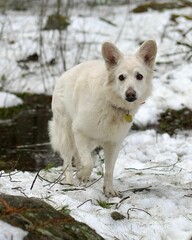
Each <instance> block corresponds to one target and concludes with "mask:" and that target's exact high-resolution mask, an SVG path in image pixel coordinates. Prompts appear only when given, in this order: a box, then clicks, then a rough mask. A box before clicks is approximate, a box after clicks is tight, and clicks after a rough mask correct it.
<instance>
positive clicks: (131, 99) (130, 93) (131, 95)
mask: <svg viewBox="0 0 192 240" xmlns="http://www.w3.org/2000/svg"><path fill="white" fill-rule="evenodd" d="M125 98H126V100H127V101H128V102H134V101H135V100H136V99H137V96H136V92H135V90H134V89H133V88H129V89H128V90H127V91H126V93H125Z"/></svg>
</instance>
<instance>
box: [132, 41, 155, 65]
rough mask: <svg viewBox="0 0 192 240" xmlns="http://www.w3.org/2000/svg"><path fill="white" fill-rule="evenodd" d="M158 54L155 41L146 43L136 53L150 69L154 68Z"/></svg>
mask: <svg viewBox="0 0 192 240" xmlns="http://www.w3.org/2000/svg"><path fill="white" fill-rule="evenodd" d="M156 54H157V44H156V42H155V41H153V40H147V41H145V42H144V43H143V44H142V45H141V46H140V48H139V50H138V51H137V52H136V56H137V57H139V58H141V59H142V60H143V62H144V63H145V64H146V65H147V66H148V67H150V68H153V66H154V63H155V57H156Z"/></svg>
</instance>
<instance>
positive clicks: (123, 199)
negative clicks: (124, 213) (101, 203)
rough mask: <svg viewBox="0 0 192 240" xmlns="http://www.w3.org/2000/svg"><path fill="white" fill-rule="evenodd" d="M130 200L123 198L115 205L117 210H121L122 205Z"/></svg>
mask: <svg viewBox="0 0 192 240" xmlns="http://www.w3.org/2000/svg"><path fill="white" fill-rule="evenodd" d="M129 198H130V196H127V197H124V198H122V199H121V200H120V201H119V202H118V203H116V204H115V209H119V208H120V206H121V204H122V202H123V201H125V200H127V199H129Z"/></svg>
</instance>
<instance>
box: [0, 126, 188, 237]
mask: <svg viewBox="0 0 192 240" xmlns="http://www.w3.org/2000/svg"><path fill="white" fill-rule="evenodd" d="M101 167H102V164H101V162H100V161H96V167H95V168H94V173H93V174H92V176H91V180H90V182H89V183H88V185H87V186H86V187H85V186H80V187H77V189H76V190H74V187H71V186H66V185H61V184H58V183H57V179H58V178H59V177H60V176H61V173H62V170H61V168H54V169H50V170H48V171H46V172H44V171H40V173H39V175H40V176H41V177H43V178H44V179H46V180H47V181H46V180H42V179H41V178H39V177H38V178H37V180H36V181H35V183H34V184H33V180H34V179H35V176H36V173H30V172H19V171H15V172H12V173H11V174H10V175H9V174H8V173H5V172H3V171H2V172H1V178H0V189H1V192H4V193H8V194H14V195H24V196H28V197H38V198H41V199H44V200H45V201H47V202H48V203H49V204H51V205H53V206H54V207H55V208H57V209H61V208H62V207H64V206H66V205H68V207H69V209H70V210H71V215H72V216H73V217H74V218H75V219H77V220H79V221H82V222H85V223H87V224H88V225H89V226H90V227H92V228H94V229H95V230H96V231H97V232H98V233H99V234H100V235H102V236H103V237H104V239H121V240H124V239H135V240H136V239H146V240H160V239H161V240H162V239H164V240H181V239H182V240H189V239H190V237H192V211H191V210H192V200H191V198H192V134H186V135H184V134H179V135H177V136H176V137H170V136H169V135H168V134H163V135H158V134H157V133H156V132H155V131H154V130H148V131H143V132H133V133H132V134H131V135H130V136H129V137H127V139H126V140H125V141H124V143H123V147H122V150H121V152H120V154H119V157H118V160H117V163H116V168H115V175H114V186H115V187H116V188H117V189H118V190H120V191H122V194H123V198H125V200H123V199H120V198H118V197H115V198H109V199H107V198H106V197H105V196H104V195H103V192H102V185H103V178H101V177H100V173H101V171H102V169H101ZM97 180H98V181H97ZM50 181H51V182H52V184H51V183H50ZM94 182H95V183H94ZM92 183H94V184H93V185H91V184H92ZM89 185H91V186H89ZM31 188H32V190H31ZM127 197H129V198H127ZM98 201H104V202H107V203H113V204H110V205H108V206H109V209H106V208H102V207H101V206H100V205H99V204H98ZM114 211H118V212H119V213H121V214H123V215H124V216H125V219H123V220H119V221H115V220H113V219H112V217H111V213H112V212H114ZM128 216H129V217H128ZM10 231H12V229H10ZM7 239H10V238H7Z"/></svg>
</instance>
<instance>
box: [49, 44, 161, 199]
mask: <svg viewBox="0 0 192 240" xmlns="http://www.w3.org/2000/svg"><path fill="white" fill-rule="evenodd" d="M102 55H103V58H104V60H105V61H98V60H95V61H88V62H85V63H81V64H79V65H77V66H75V67H73V68H72V69H70V70H69V71H67V72H65V73H64V74H63V75H62V76H61V78H60V79H59V80H58V82H57V84H56V86H55V89H54V92H53V100H52V111H53V119H52V121H50V122H49V134H50V139H51V145H52V147H53V149H54V150H55V151H57V152H58V153H59V154H60V156H61V157H62V159H63V160H64V165H63V167H64V170H65V177H66V182H67V183H70V184H73V175H72V163H71V162H72V158H74V159H75V162H76V168H77V177H78V179H79V180H80V181H85V182H86V181H88V179H89V177H90V175H91V173H92V169H93V160H92V157H91V151H92V150H93V149H94V148H95V147H96V146H101V147H103V150H104V155H105V176H104V188H103V189H104V193H105V195H106V196H116V195H118V194H119V193H118V192H116V191H115V190H114V189H113V184H112V178H113V170H114V165H115V161H116V159H117V156H118V153H119V150H120V147H121V143H122V141H123V139H124V138H125V137H126V135H127V134H128V132H129V129H130V127H131V125H132V123H129V122H127V121H126V120H125V118H124V117H125V115H126V114H127V113H128V112H129V114H131V115H132V117H134V115H135V113H136V112H137V110H138V108H139V106H140V105H141V104H142V103H143V102H144V101H145V100H146V98H147V97H148V96H149V94H150V92H151V86H152V83H151V80H152V75H153V65H154V60H155V56H156V43H155V42H154V41H152V40H148V41H146V42H144V43H143V44H142V46H141V47H140V48H139V50H138V51H137V52H136V54H134V55H132V56H128V57H125V56H124V55H123V54H122V53H121V52H120V51H119V50H118V49H117V47H115V46H114V45H113V44H112V43H108V42H106V43H104V44H103V46H102ZM137 72H138V73H140V74H142V75H143V79H142V80H137V79H136V74H137ZM121 74H123V76H125V80H124V81H120V80H119V75H121ZM128 89H133V90H134V91H135V93H136V97H137V99H136V100H135V101H133V102H128V101H127V100H126V91H127V90H128Z"/></svg>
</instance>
